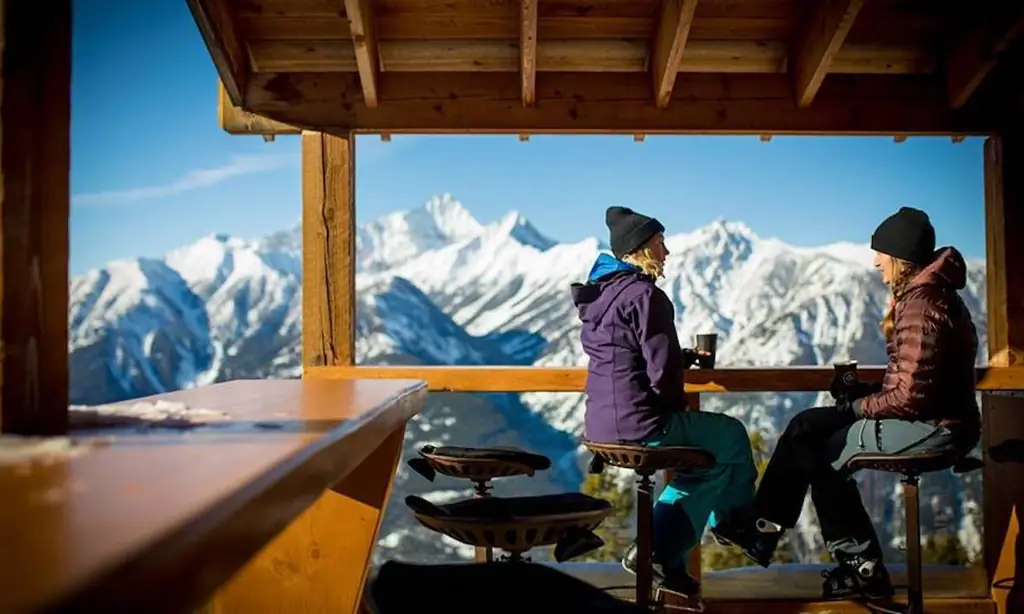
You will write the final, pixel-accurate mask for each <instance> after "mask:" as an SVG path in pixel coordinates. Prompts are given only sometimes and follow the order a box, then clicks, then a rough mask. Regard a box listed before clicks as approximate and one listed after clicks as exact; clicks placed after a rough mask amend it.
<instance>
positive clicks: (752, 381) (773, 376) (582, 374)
mask: <svg viewBox="0 0 1024 614" xmlns="http://www.w3.org/2000/svg"><path fill="white" fill-rule="evenodd" d="M834 373H835V371H834V370H833V369H832V368H831V367H775V368H763V369H761V368H750V369H715V370H710V369H693V370H690V371H687V372H686V392H687V393H722V392H817V391H821V390H827V389H828V387H829V384H830V382H831V381H832V376H833V375H834ZM858 373H859V375H860V376H861V378H862V379H864V380H865V381H881V379H882V375H883V374H884V373H885V369H884V368H883V367H861V368H860V369H859V370H858ZM303 376H304V377H311V378H314V379H356V378H363V379H418V380H423V381H425V382H427V386H428V387H429V388H430V390H431V391H433V392H582V391H583V384H584V382H585V381H586V378H587V370H586V369H585V368H583V367H422V366H408V367H406V366H401V367H399V366H395V367H392V366H387V367H380V366H365V367H360V366H351V367H340V366H338V367H308V368H307V369H306V370H305V372H304V374H303ZM978 390H989V391H991V390H1024V366H1021V367H1012V368H1011V367H1003V368H995V367H988V368H979V369H978Z"/></svg>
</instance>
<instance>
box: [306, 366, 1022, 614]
mask: <svg viewBox="0 0 1024 614" xmlns="http://www.w3.org/2000/svg"><path fill="white" fill-rule="evenodd" d="M884 373H885V368H884V367H880V366H863V367H860V369H858V375H859V377H860V378H861V379H862V380H864V381H880V380H881V378H882V376H883V375H884ZM833 375H834V369H833V368H832V367H831V366H806V367H805V366H799V367H773V368H723V369H714V370H712V369H693V370H689V371H687V372H686V378H685V379H686V392H687V394H688V396H689V402H690V406H691V407H692V408H694V409H699V407H700V397H701V395H702V394H707V393H710V394H716V393H766V392H767V393H794V392H818V391H822V390H827V389H828V387H829V385H830V383H831V381H832V378H833ZM303 376H304V377H305V378H307V379H392V378H397V379H416V380H422V381H425V382H426V383H427V386H428V389H429V390H430V391H432V392H491V393H494V392H509V393H527V392H576V393H581V392H583V390H584V384H585V382H586V377H587V371H586V369H585V368H582V367H510V366H486V367H474V366H470V367H452V366H377V365H367V366H317V367H306V369H305V372H304V375H303ZM977 388H978V390H979V391H985V392H995V391H1014V390H1024V367H979V368H978V370H977ZM689 567H690V570H691V573H695V574H696V575H697V576H698V577H700V576H701V553H700V547H699V546H698V547H697V548H695V549H694V551H693V552H692V553H691V557H690V561H689ZM749 571H750V570H748V572H749ZM819 571H820V570H819V569H817V568H815V567H814V566H797V567H794V568H788V566H787V568H786V569H783V568H779V567H775V568H773V569H771V570H767V571H766V570H760V569H758V570H755V571H754V572H752V573H744V574H740V575H737V574H727V575H716V576H714V577H707V578H704V580H705V582H704V585H705V593H706V596H708V597H709V598H711V599H713V600H714V601H715V608H716V611H721V612H745V611H748V610H749V604H750V603H751V602H752V601H754V602H758V603H759V604H761V605H762V606H764V607H765V611H766V612H772V613H773V614H775V613H782V612H786V613H790V612H794V613H795V612H807V611H833V609H834V611H843V612H847V611H849V612H860V611H862V609H860V608H859V607H857V606H854V605H851V604H850V603H843V604H840V606H837V605H836V604H835V603H813V602H814V601H815V597H814V595H816V594H817V593H816V591H817V590H818V589H819V584H820V578H819V576H818V573H819ZM892 572H893V573H894V574H896V575H895V576H894V577H895V578H897V579H898V580H899V581H903V580H904V576H905V570H904V569H903V566H902V565H895V566H892ZM925 592H926V595H927V596H928V606H927V607H928V608H929V612H936V613H943V614H945V613H947V612H948V613H951V614H952V613H957V614H960V613H966V612H978V613H981V612H984V613H986V614H994V612H995V606H994V605H993V604H994V602H993V601H992V600H991V596H990V592H989V580H988V577H987V576H986V572H985V570H984V568H983V567H980V566H973V567H965V568H957V567H949V566H945V567H937V568H935V569H930V570H929V571H928V573H927V574H926V577H925ZM763 600H770V601H763ZM768 603H770V604H771V606H770V607H768V606H767V605H765V604H768Z"/></svg>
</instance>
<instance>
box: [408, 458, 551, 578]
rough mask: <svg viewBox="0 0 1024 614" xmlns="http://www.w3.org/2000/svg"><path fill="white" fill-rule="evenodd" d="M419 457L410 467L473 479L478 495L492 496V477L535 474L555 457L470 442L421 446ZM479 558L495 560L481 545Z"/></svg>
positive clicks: (424, 473)
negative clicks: (471, 445)
mask: <svg viewBox="0 0 1024 614" xmlns="http://www.w3.org/2000/svg"><path fill="white" fill-rule="evenodd" d="M419 454H420V455H419V456H418V457H417V458H412V459H409V461H408V462H407V463H406V464H407V465H409V468H410V469H412V470H413V471H415V472H416V473H418V474H420V475H421V476H423V477H424V478H426V479H427V480H429V481H431V482H433V481H434V478H435V477H437V474H438V473H440V474H441V475H446V476H448V477H453V478H462V479H466V480H470V481H471V482H473V488H474V496H475V497H479V498H482V497H490V496H491V495H490V490H491V480H493V479H494V478H507V477H512V476H516V475H525V476H529V477H532V476H533V474H534V473H536V472H537V471H544V470H546V469H548V468H550V467H551V460H550V459H549V458H548V457H546V456H543V455H541V454H534V453H532V452H527V451H526V450H521V449H519V448H514V447H511V446H493V447H484V448H474V447H466V446H431V445H426V446H423V447H422V448H420V450H419ZM476 558H477V560H478V561H487V562H489V561H492V560H493V559H494V553H493V551H492V549H491V548H478V549H477V552H476Z"/></svg>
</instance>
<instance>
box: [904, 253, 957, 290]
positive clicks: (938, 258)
mask: <svg viewBox="0 0 1024 614" xmlns="http://www.w3.org/2000/svg"><path fill="white" fill-rule="evenodd" d="M915 286H949V287H951V288H953V289H954V290H963V289H964V287H965V286H967V263H966V262H965V261H964V257H963V256H962V255H961V254H960V252H959V251H958V250H957V249H956V248H955V247H940V248H939V249H937V250H935V258H934V259H933V260H932V262H931V264H929V265H928V266H926V267H925V268H924V270H922V271H921V272H920V273H918V274H917V276H916V277H914V279H913V280H912V281H911V282H910V283H909V284H908V285H907V287H908V288H912V287H915Z"/></svg>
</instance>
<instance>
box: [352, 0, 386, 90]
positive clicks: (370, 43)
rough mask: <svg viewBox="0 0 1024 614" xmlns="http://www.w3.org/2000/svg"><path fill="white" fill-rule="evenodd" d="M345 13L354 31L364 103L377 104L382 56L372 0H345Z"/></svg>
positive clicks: (353, 42) (353, 41) (354, 43)
mask: <svg viewBox="0 0 1024 614" xmlns="http://www.w3.org/2000/svg"><path fill="white" fill-rule="evenodd" d="M345 14H346V16H347V17H348V24H349V29H350V31H351V32H352V44H353V45H354V46H355V56H356V66H357V67H358V69H359V82H360V83H361V84H362V86H363V103H364V104H365V105H366V106H367V107H369V108H371V109H372V108H373V107H375V106H377V75H378V74H379V73H380V65H379V62H380V58H379V55H378V50H377V30H376V28H375V27H374V20H373V8H372V6H371V4H370V0H345Z"/></svg>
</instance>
